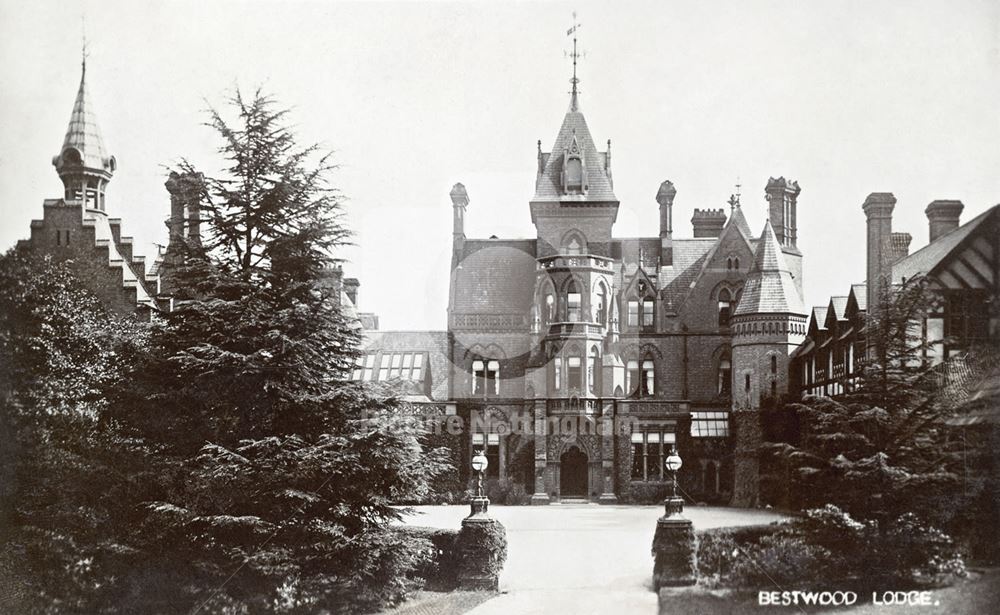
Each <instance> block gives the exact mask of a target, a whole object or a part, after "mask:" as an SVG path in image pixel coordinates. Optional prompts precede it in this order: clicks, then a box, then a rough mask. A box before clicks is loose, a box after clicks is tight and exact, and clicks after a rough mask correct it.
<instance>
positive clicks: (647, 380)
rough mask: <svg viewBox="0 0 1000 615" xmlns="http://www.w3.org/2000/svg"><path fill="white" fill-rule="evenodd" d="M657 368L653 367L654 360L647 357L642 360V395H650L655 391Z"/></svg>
mask: <svg viewBox="0 0 1000 615" xmlns="http://www.w3.org/2000/svg"><path fill="white" fill-rule="evenodd" d="M655 383H656V369H654V367H653V360H652V359H646V360H645V361H643V362H642V391H641V392H640V395H641V396H643V397H650V396H652V395H653V394H654V392H655V386H654V385H655Z"/></svg>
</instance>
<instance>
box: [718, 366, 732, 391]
mask: <svg viewBox="0 0 1000 615" xmlns="http://www.w3.org/2000/svg"><path fill="white" fill-rule="evenodd" d="M732 382H733V365H732V363H730V361H729V357H723V358H722V359H720V360H719V387H718V393H719V395H723V396H728V395H729V393H730V391H731V389H732Z"/></svg>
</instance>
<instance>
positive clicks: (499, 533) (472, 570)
mask: <svg viewBox="0 0 1000 615" xmlns="http://www.w3.org/2000/svg"><path fill="white" fill-rule="evenodd" d="M455 544H456V558H455V560H456V564H457V566H458V571H459V575H460V577H459V581H460V583H461V585H462V586H463V587H465V588H469V589H472V588H479V589H494V590H495V589H496V588H497V577H498V576H499V575H500V572H501V571H502V570H503V565H504V562H506V561H507V530H506V529H505V528H504V526H503V524H502V523H500V522H499V521H497V520H496V519H488V520H484V521H481V522H478V523H463V524H462V529H461V531H459V533H458V537H457V538H456V542H455Z"/></svg>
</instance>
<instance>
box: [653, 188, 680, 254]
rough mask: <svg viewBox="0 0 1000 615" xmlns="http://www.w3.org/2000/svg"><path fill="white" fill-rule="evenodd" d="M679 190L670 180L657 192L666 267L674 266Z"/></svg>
mask: <svg viewBox="0 0 1000 615" xmlns="http://www.w3.org/2000/svg"><path fill="white" fill-rule="evenodd" d="M675 196H677V189H676V188H674V184H673V183H672V182H671V181H670V180H669V179H668V180H666V181H665V182H663V183H662V184H660V189H659V190H657V191H656V202H657V203H659V204H660V263H661V264H662V265H663V266H664V267H669V266H671V265H673V264H674V197H675Z"/></svg>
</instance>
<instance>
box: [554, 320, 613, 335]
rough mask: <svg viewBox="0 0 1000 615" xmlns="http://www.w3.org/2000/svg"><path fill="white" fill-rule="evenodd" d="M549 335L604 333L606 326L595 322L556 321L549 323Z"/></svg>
mask: <svg viewBox="0 0 1000 615" xmlns="http://www.w3.org/2000/svg"><path fill="white" fill-rule="evenodd" d="M547 335H548V336H549V337H573V336H598V337H601V336H603V335H604V327H603V326H602V325H599V324H597V323H593V322H554V323H551V324H550V325H549V331H548V333H547Z"/></svg>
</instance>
